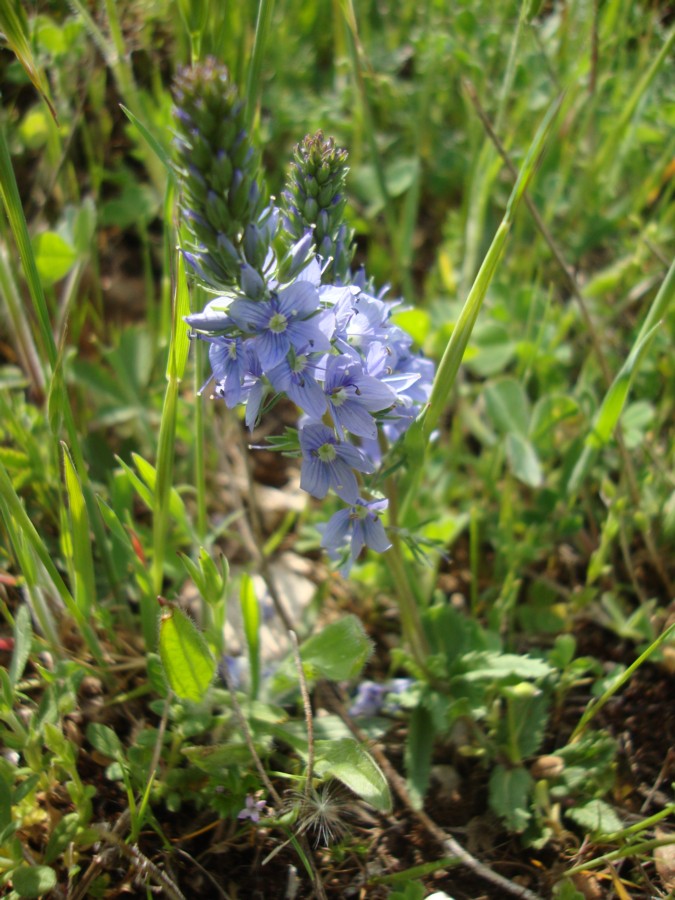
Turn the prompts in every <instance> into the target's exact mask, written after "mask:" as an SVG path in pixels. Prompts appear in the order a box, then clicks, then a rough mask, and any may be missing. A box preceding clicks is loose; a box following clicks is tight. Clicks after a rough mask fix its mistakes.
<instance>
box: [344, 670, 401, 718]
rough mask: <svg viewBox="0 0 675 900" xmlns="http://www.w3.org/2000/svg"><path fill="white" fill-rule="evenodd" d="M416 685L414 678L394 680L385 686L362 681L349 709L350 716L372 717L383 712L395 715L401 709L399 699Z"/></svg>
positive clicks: (374, 682) (387, 682) (385, 683)
mask: <svg viewBox="0 0 675 900" xmlns="http://www.w3.org/2000/svg"><path fill="white" fill-rule="evenodd" d="M414 683H415V682H414V680H413V679H412V678H392V679H391V680H390V681H386V682H384V684H378V683H377V682H376V681H362V682H361V684H360V685H359V686H358V690H357V692H356V696H355V697H354V702H353V703H352V705H351V706H350V708H349V715H350V716H370V717H372V716H376V715H378V713H381V712H384V713H388V714H390V715H394V714H396V713H397V712H398V711H399V710H400V708H401V702H400V700H398V699H397V698H398V697H400V695H401V694H403V693H405V692H406V691H407V690H409V689H410V688H411V687H412V686H413V685H414Z"/></svg>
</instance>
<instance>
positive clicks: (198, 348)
mask: <svg viewBox="0 0 675 900" xmlns="http://www.w3.org/2000/svg"><path fill="white" fill-rule="evenodd" d="M194 343H195V348H194V349H195V358H194V387H195V397H197V402H196V403H195V405H194V415H195V435H194V439H195V440H194V479H195V493H196V498H197V522H196V528H197V538H198V539H199V543H200V544H203V543H204V541H205V540H206V532H207V514H206V441H205V415H204V412H205V410H204V403H203V400H202V398H201V397H199V396H197V395H198V393H199V390H200V388H201V382H202V378H203V377H204V376H203V374H202V373H203V371H204V350H205V348H204V342H203V341H195V342H194Z"/></svg>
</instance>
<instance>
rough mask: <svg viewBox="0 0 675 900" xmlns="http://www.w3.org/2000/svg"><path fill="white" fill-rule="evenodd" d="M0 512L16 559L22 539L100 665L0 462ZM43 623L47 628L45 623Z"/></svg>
mask: <svg viewBox="0 0 675 900" xmlns="http://www.w3.org/2000/svg"><path fill="white" fill-rule="evenodd" d="M0 513H2V518H3V520H4V523H5V528H6V530H7V533H8V535H9V537H10V540H11V541H12V545H13V546H14V548H15V549H16V548H17V547H19V550H18V552H17V558H18V559H19V560H21V559H24V561H25V557H24V556H23V555H22V550H21V549H20V548H21V544H20V542H21V541H22V540H25V541H26V542H27V543H28V545H29V546H30V548H31V549H32V550H33V551H34V553H35V555H36V557H37V559H38V560H39V562H40V563H41V564H42V566H43V567H44V569H45V572H46V574H47V576H48V577H49V579H50V580H51V583H52V585H53V587H54V590H55V592H56V593H57V594H58V595H59V597H60V598H61V601H62V602H63V605H64V606H65V608H66V609H67V610H68V612H69V613H70V615H71V616H72V617H73V619H74V620H75V622H76V623H77V626H78V628H79V629H80V632H81V634H82V637H83V638H84V641H85V643H86V644H87V647H88V649H89V651H90V653H91V655H92V656H93V657H94V659H96V660H97V662H99V663H102V662H103V654H102V651H101V646H100V644H99V641H98V638H97V636H96V633H95V632H94V630H93V628H92V627H91V625H90V624H89V622H88V621H87V620H86V619H85V618H84V616H83V614H82V612H81V610H80V608H79V607H78V605H77V603H76V601H75V599H74V597H73V595H72V594H71V593H70V591H69V590H68V588H67V587H66V585H65V582H64V581H63V579H62V578H61V576H60V574H59V572H58V569H57V568H56V566H55V565H54V562H53V561H52V558H51V555H50V554H49V551H48V550H47V548H46V546H45V545H44V543H43V542H42V538H41V537H40V535H39V534H38V532H37V529H36V528H35V526H34V525H33V523H32V522H31V520H30V517H29V516H28V513H27V512H26V510H25V509H24V507H23V504H22V503H21V500H20V499H19V496H18V494H17V493H16V491H15V490H14V485H13V484H12V481H11V479H10V477H9V475H8V474H7V470H6V469H5V467H4V465H3V464H2V463H0ZM29 565H30V563H29ZM29 573H30V570H29ZM29 577H30V576H29ZM46 624H47V625H48V623H46Z"/></svg>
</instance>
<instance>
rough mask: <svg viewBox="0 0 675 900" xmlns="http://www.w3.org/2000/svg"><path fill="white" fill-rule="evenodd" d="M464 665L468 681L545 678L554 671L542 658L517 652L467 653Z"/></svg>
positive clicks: (465, 676)
mask: <svg viewBox="0 0 675 900" xmlns="http://www.w3.org/2000/svg"><path fill="white" fill-rule="evenodd" d="M463 662H464V665H465V666H466V667H467V669H468V671H467V672H465V673H464V674H463V675H462V677H463V678H464V679H465V680H466V681H482V680H495V681H497V680H499V679H500V678H510V677H514V676H516V677H518V678H533V679H536V678H545V677H546V676H547V675H550V674H551V673H552V672H553V669H552V668H551V666H549V665H548V663H546V662H544V661H543V660H541V659H534V658H533V657H531V656H525V655H522V656H521V655H518V654H515V653H467V654H466V655H465V656H464V660H463Z"/></svg>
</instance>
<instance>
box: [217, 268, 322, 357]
mask: <svg viewBox="0 0 675 900" xmlns="http://www.w3.org/2000/svg"><path fill="white" fill-rule="evenodd" d="M318 310H319V292H318V291H317V289H316V287H314V285H312V284H311V283H310V282H309V281H296V282H294V283H293V284H290V285H288V287H285V288H282V289H281V290H280V291H278V292H277V293H273V294H272V296H271V298H270V299H269V300H259V301H253V300H244V299H239V300H235V301H234V303H232V305H231V306H230V307H229V308H228V313H229V315H230V317H231V318H232V319H233V320H234V322H236V324H237V325H238V326H239V327H240V328H241V330H242V331H243V332H244V333H246V334H249V335H252V341H253V345H254V347H255V351H256V353H257V355H258V358H259V360H260V364H261V366H262V369H263V372H268V371H269V370H270V369H273V368H274V367H275V366H278V365H279V363H280V362H281V361H282V360H283V359H284V357H285V356H286V354H287V353H288V351H289V350H290V349H291V347H294V348H295V349H296V350H302V349H303V348H305V347H308V346H309V347H310V348H311V349H312V350H316V351H326V350H329V349H330V340H331V337H332V334H333V331H334V330H335V317H334V316H333V314H332V313H331V312H330V311H328V310H325V311H321V312H318Z"/></svg>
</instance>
